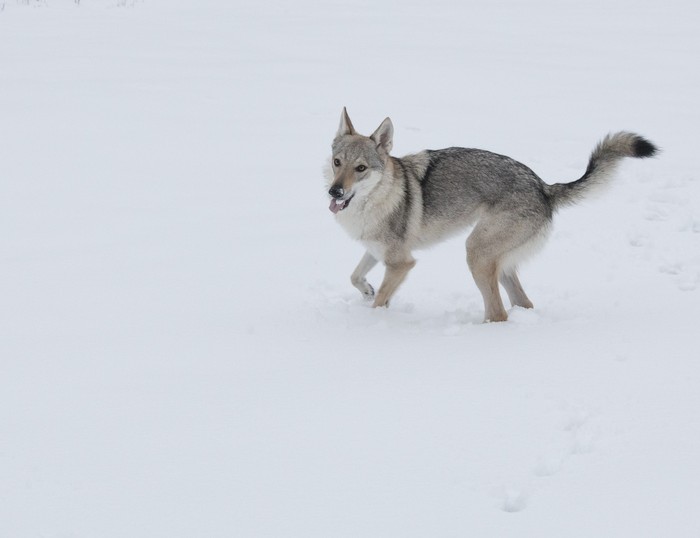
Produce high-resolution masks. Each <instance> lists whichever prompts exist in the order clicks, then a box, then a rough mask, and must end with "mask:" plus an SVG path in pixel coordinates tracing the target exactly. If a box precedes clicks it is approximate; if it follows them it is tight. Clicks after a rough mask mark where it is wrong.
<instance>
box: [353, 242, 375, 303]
mask: <svg viewBox="0 0 700 538" xmlns="http://www.w3.org/2000/svg"><path fill="white" fill-rule="evenodd" d="M375 265H377V259H376V258H375V257H374V256H372V255H371V254H370V253H369V252H365V255H364V256H362V259H361V260H360V263H358V264H357V267H356V268H355V270H354V271H353V272H352V275H351V276H350V282H352V285H353V286H355V287H356V288H357V289H358V290H360V293H362V295H363V296H364V298H365V299H367V300H370V299H372V298H373V297H374V288H373V287H372V286H371V285H370V283H369V282H367V279H366V278H365V277H366V276H367V273H369V272H370V271H371V270H372V268H373V267H374V266H375Z"/></svg>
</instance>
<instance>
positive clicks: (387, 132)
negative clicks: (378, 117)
mask: <svg viewBox="0 0 700 538" xmlns="http://www.w3.org/2000/svg"><path fill="white" fill-rule="evenodd" d="M370 138H371V139H372V140H374V141H375V143H376V144H377V146H379V147H381V148H383V149H384V151H386V152H387V153H389V152H390V151H391V148H392V146H393V145H394V126H393V125H392V123H391V120H390V119H389V118H386V119H385V120H384V121H383V122H382V124H381V125H380V126H379V127H377V130H376V131H374V133H372V136H370Z"/></svg>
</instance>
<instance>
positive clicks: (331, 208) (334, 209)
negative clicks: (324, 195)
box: [328, 198, 345, 213]
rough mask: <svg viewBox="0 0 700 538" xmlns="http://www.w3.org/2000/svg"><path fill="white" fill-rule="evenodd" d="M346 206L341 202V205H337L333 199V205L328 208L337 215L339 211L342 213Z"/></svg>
mask: <svg viewBox="0 0 700 538" xmlns="http://www.w3.org/2000/svg"><path fill="white" fill-rule="evenodd" d="M344 205H345V202H341V203H339V204H336V203H335V198H333V199H331V205H330V206H328V209H330V210H331V211H333V213H337V212H338V211H340V210H341V209H343V206H344Z"/></svg>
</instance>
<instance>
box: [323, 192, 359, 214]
mask: <svg viewBox="0 0 700 538" xmlns="http://www.w3.org/2000/svg"><path fill="white" fill-rule="evenodd" d="M353 196H355V195H354V194H353V195H352V196H350V198H348V199H347V200H338V199H336V198H331V205H330V206H328V209H330V210H331V211H332V212H333V213H338V211H342V210H343V209H345V208H346V207H348V206H349V205H350V200H352V197H353Z"/></svg>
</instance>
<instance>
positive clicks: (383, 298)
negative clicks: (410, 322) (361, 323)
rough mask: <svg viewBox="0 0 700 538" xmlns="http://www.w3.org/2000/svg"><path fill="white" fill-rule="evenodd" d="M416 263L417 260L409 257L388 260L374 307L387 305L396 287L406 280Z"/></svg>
mask: <svg viewBox="0 0 700 538" xmlns="http://www.w3.org/2000/svg"><path fill="white" fill-rule="evenodd" d="M414 265H416V260H414V259H413V258H409V259H407V260H403V261H391V262H389V261H387V262H386V272H385V273H384V280H383V281H382V285H381V286H379V291H378V292H377V296H376V297H375V299H374V304H373V305H372V306H373V307H374V308H377V307H378V306H387V305H388V303H389V299H391V296H392V295H393V294H394V292H395V291H396V288H398V287H399V285H400V284H401V283H402V282H403V281H404V279H405V278H406V275H407V274H408V272H409V271H410V270H411V269H413V266H414Z"/></svg>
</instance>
